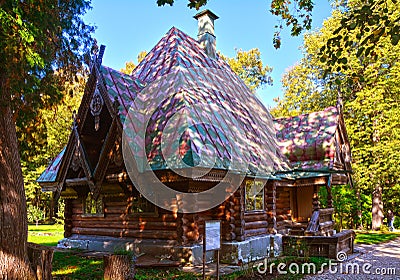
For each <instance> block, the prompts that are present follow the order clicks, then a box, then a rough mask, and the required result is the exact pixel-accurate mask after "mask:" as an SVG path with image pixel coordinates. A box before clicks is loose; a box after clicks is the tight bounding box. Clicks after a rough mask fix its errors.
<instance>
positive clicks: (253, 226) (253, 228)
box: [244, 182, 274, 237]
mask: <svg viewBox="0 0 400 280" xmlns="http://www.w3.org/2000/svg"><path fill="white" fill-rule="evenodd" d="M268 184H271V183H268V182H267V183H266V184H265V185H264V187H263V190H262V191H263V195H264V198H263V199H264V201H263V208H264V209H263V210H256V211H245V213H244V222H245V223H244V229H245V230H244V233H245V237H251V236H256V235H263V234H267V233H269V229H268V219H269V215H268V213H269V211H268V209H269V205H268V203H267V201H271V199H272V202H274V199H273V198H274V196H273V195H274V192H273V191H272V192H268V188H267V185H268ZM270 207H271V209H272V208H273V206H272V205H270ZM244 209H246V208H245V207H244ZM272 225H273V221H272Z"/></svg>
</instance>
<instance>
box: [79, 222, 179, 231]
mask: <svg viewBox="0 0 400 280" xmlns="http://www.w3.org/2000/svg"><path fill="white" fill-rule="evenodd" d="M105 225H107V227H108V228H114V229H124V228H126V229H142V230H143V229H144V230H147V229H150V230H153V229H154V230H158V229H159V230H164V229H169V230H174V229H176V228H177V226H178V223H177V222H161V221H157V222H127V221H119V222H118V221H117V222H107V223H106V224H105V223H100V222H96V221H72V226H73V227H85V228H101V227H104V226H105Z"/></svg>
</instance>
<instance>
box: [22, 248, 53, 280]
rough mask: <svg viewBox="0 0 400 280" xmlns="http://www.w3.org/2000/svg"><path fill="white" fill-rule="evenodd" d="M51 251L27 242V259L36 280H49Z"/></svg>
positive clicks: (50, 277) (51, 259)
mask: <svg viewBox="0 0 400 280" xmlns="http://www.w3.org/2000/svg"><path fill="white" fill-rule="evenodd" d="M53 252H54V251H53V249H52V248H51V247H47V246H43V245H39V244H35V243H31V242H28V257H29V261H30V262H31V266H32V268H33V270H34V271H35V272H36V276H37V279H38V280H51V279H53V278H52V276H51V271H52V267H53V266H52V261H53Z"/></svg>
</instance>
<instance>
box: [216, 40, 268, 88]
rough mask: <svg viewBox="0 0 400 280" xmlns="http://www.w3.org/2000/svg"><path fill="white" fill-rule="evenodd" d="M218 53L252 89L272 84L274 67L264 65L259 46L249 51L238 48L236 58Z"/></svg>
mask: <svg viewBox="0 0 400 280" xmlns="http://www.w3.org/2000/svg"><path fill="white" fill-rule="evenodd" d="M218 55H219V56H220V57H221V58H222V59H223V60H225V61H226V62H227V63H228V64H229V66H230V67H231V68H232V70H233V71H234V72H235V73H236V74H237V75H238V76H239V77H240V78H241V79H242V80H243V81H244V82H245V84H246V85H247V86H248V87H249V88H250V89H251V90H252V91H255V90H256V89H258V88H260V87H262V86H265V85H271V84H272V78H271V76H270V74H271V72H272V68H271V67H269V66H268V65H267V66H264V65H263V63H262V61H261V53H260V50H259V49H258V48H255V49H251V50H249V51H243V50H236V56H235V57H234V58H229V57H226V56H224V55H223V54H221V53H219V54H218Z"/></svg>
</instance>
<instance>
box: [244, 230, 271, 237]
mask: <svg viewBox="0 0 400 280" xmlns="http://www.w3.org/2000/svg"><path fill="white" fill-rule="evenodd" d="M244 232H245V236H246V237H247V236H255V235H262V234H267V233H268V230H267V229H266V228H257V229H248V230H245V231H244Z"/></svg>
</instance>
